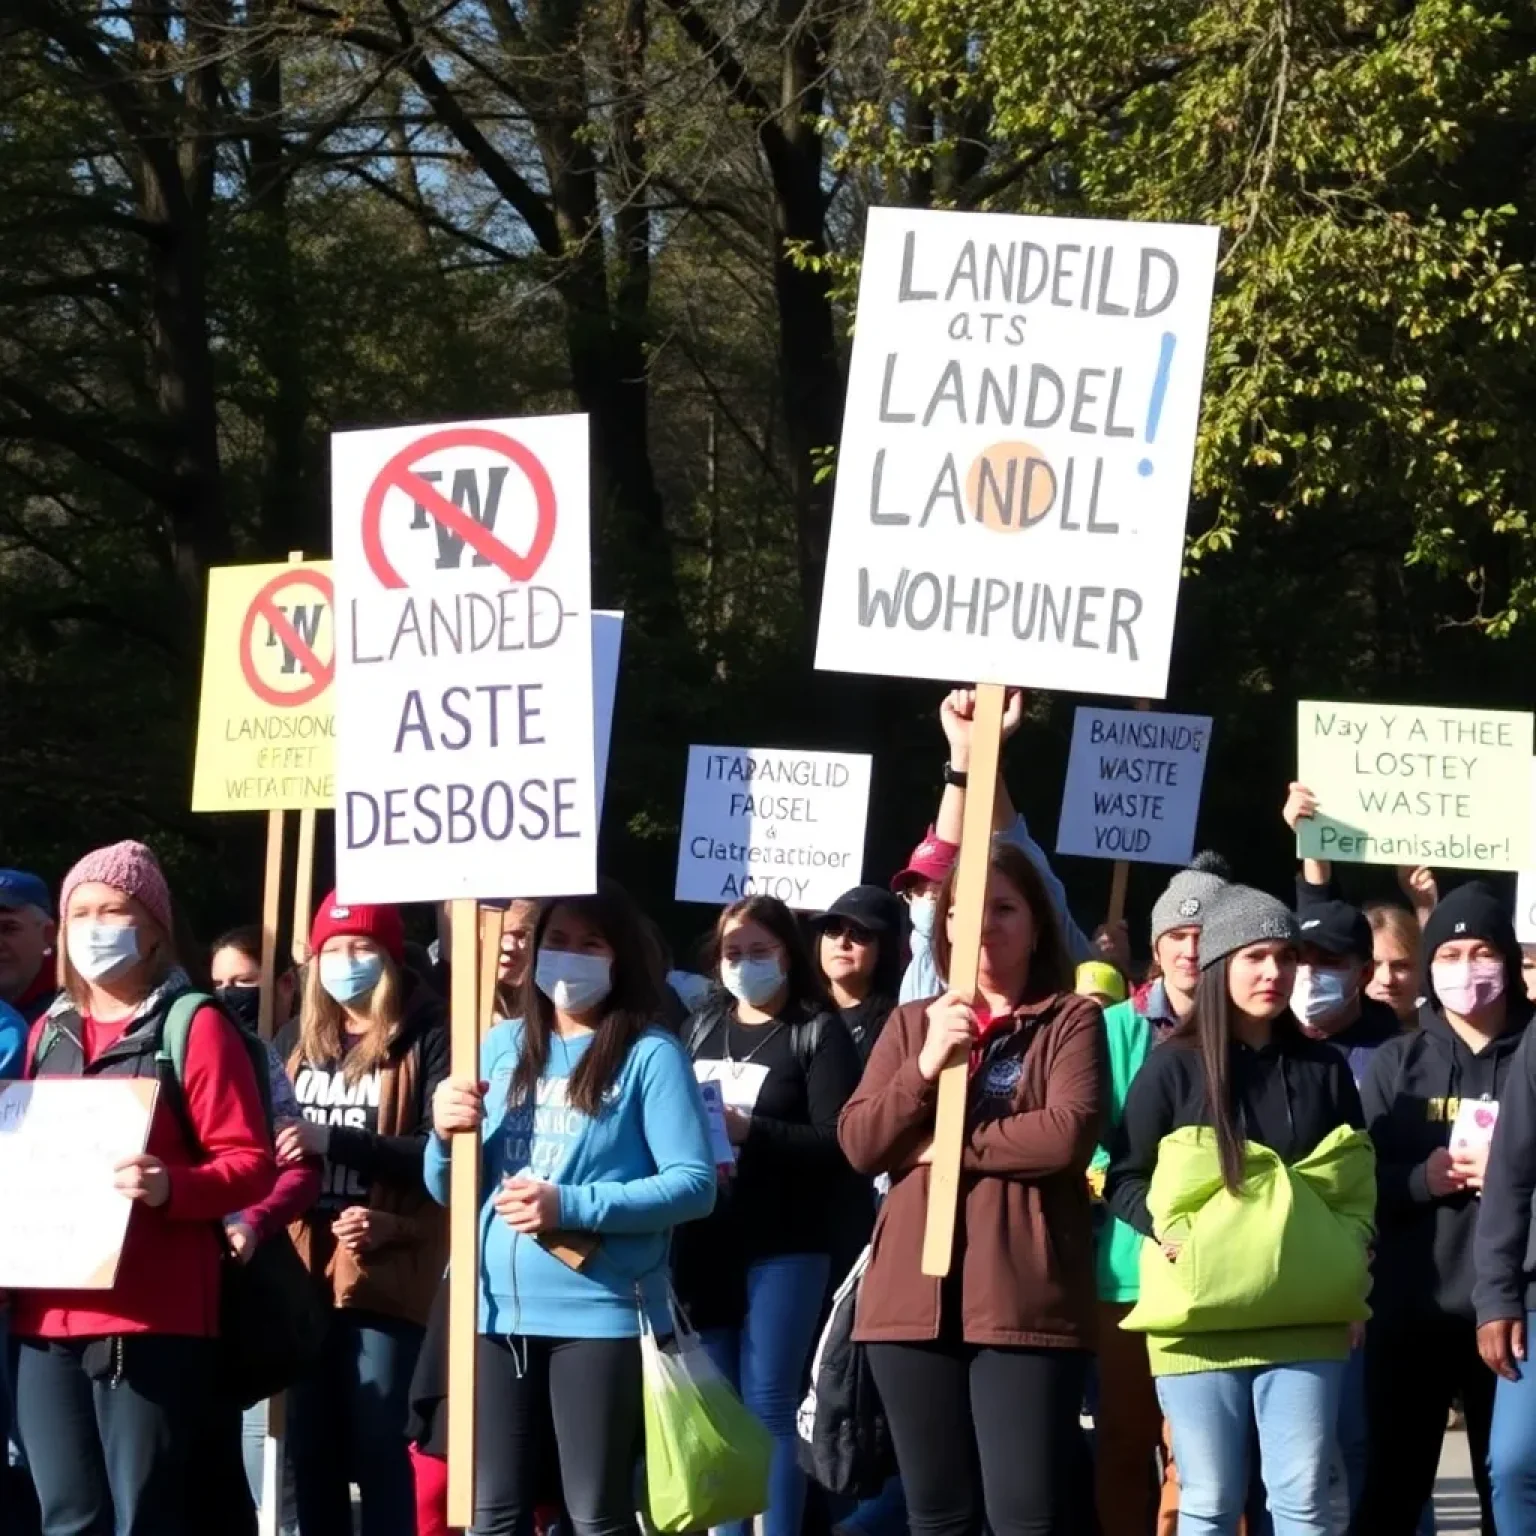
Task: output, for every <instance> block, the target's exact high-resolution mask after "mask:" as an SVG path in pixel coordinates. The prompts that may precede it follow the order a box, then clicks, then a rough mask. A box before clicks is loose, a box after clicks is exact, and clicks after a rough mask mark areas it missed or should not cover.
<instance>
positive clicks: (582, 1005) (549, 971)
mask: <svg viewBox="0 0 1536 1536" xmlns="http://www.w3.org/2000/svg"><path fill="white" fill-rule="evenodd" d="M533 984H534V986H536V987H537V988H538V989H539V991H540V992H542V993H543V994H544V996H545V997H547V998H548V999H549V1000H550V1002H552V1003H553V1004H554V1005H555V1007H556V1008H558V1009H559V1010H560V1011H561V1012H562V1013H586V1012H587V1011H588V1010H589V1009H591V1008H595V1007H597V1005H598V1004H599V1003H600V1002H602V1000H603V999H604V998H605V997H607V996H608V994H609V993H610V992H611V991H613V962H612V961H611V960H609V958H608V956H607V955H583V954H578V953H577V952H576V951H575V950H569V949H541V950H540V951H539V957H538V959H537V960H535V961H534V963H533Z"/></svg>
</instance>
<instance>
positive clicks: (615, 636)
mask: <svg viewBox="0 0 1536 1536" xmlns="http://www.w3.org/2000/svg"><path fill="white" fill-rule="evenodd" d="M623 643H624V615H623V614H622V613H612V612H608V611H606V610H604V609H599V610H598V611H597V612H596V613H594V614H593V615H592V709H593V719H592V734H593V754H594V756H595V758H596V762H597V784H596V790H595V793H596V797H597V820H596V825H597V826H599V827H600V826H602V824H603V795H604V792H605V791H606V790H607V788H608V747H609V743H610V742H611V741H612V740H613V706H614V700H615V698H616V696H617V694H618V691H619V651H620V648H621V647H622V645H623Z"/></svg>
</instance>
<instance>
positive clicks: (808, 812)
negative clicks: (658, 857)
mask: <svg viewBox="0 0 1536 1536" xmlns="http://www.w3.org/2000/svg"><path fill="white" fill-rule="evenodd" d="M869 766H870V760H869V758H868V757H867V756H864V755H862V754H858V753H848V752H795V751H790V750H779V749H777V748H774V747H698V746H695V747H690V748H689V749H688V784H687V788H686V790H685V792H684V795H683V827H682V834H681V836H680V837H679V839H678V846H677V889H676V892H675V894H676V898H677V900H678V901H702V902H706V903H708V904H709V905H711V906H719V905H720V904H721V903H722V902H730V901H736V900H737V899H738V898H740V897H742V896H777V897H778V898H779V899H780V900H781V901H782V902H784V903H785V904H786V905H787V906H791V907H794V908H795V909H796V910H797V911H801V912H819V911H821V910H822V909H823V908H825V907H829V906H831V904H832V903H833V902H834V901H836V900H837V898H838V897H839V896H841V895H842V894H843V892H844V891H846V890H847V889H848V888H849V887H850V886H855V885H857V884H858V883H859V880H860V878H861V876H862V873H863V869H864V818H865V815H866V814H867V812H868V809H869Z"/></svg>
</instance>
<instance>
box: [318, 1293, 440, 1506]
mask: <svg viewBox="0 0 1536 1536" xmlns="http://www.w3.org/2000/svg"><path fill="white" fill-rule="evenodd" d="M421 1337H422V1330H421V1329H420V1328H419V1327H417V1326H416V1324H414V1323H404V1322H401V1321H399V1319H397V1318H392V1317H380V1316H377V1315H376V1314H373V1313H367V1312H353V1311H347V1310H341V1311H335V1312H332V1313H331V1323H330V1332H329V1334H328V1335H327V1337H326V1342H325V1352H324V1354H323V1355H322V1356H321V1359H320V1364H319V1366H318V1367H317V1368H316V1370H315V1371H314V1373H313V1374H312V1375H311V1376H310V1377H309V1378H308V1379H307V1380H305V1381H302V1382H299V1383H298V1384H297V1385H296V1386H294V1387H293V1388H292V1389H291V1390H290V1392H289V1394H288V1451H289V1455H290V1456H292V1458H293V1479H294V1489H295V1493H296V1501H295V1502H296V1503H297V1506H298V1513H299V1529H300V1530H302V1531H303V1532H304V1536H351V1533H352V1494H351V1489H350V1487H349V1484H351V1483H353V1482H355V1483H356V1484H357V1488H358V1493H359V1495H360V1499H361V1505H362V1536H415V1531H416V1482H415V1478H414V1477H413V1475H412V1473H411V1461H410V1456H409V1453H408V1452H407V1450H406V1444H405V1421H406V1416H407V1413H408V1400H409V1397H410V1388H411V1373H412V1372H413V1371H414V1370H415V1369H416V1355H417V1352H418V1351H419V1350H420V1348H421Z"/></svg>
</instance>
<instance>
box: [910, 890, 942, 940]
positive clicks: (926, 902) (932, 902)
mask: <svg viewBox="0 0 1536 1536" xmlns="http://www.w3.org/2000/svg"><path fill="white" fill-rule="evenodd" d="M938 910H939V900H938V897H936V896H915V897H913V899H912V900H911V901H909V902H908V903H907V911H908V912H909V913H910V914H911V916H912V931H913V932H914V933H918V934H921V935H922V936H923V938H925V939H931V938H932V937H933V920H934V917H935V915H936V914H937V912H938Z"/></svg>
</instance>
